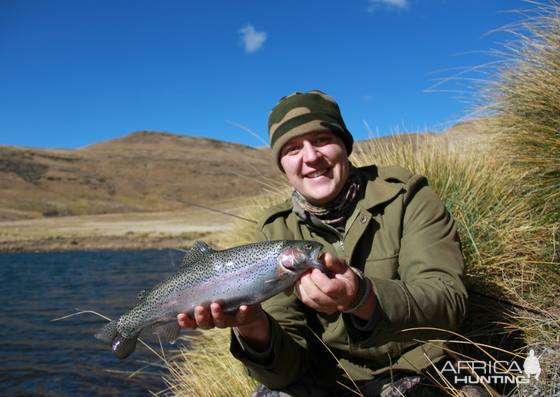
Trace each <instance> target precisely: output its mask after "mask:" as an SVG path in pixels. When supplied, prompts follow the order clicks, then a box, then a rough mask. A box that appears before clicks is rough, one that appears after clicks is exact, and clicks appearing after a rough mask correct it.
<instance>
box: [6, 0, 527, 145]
mask: <svg viewBox="0 0 560 397" xmlns="http://www.w3.org/2000/svg"><path fill="white" fill-rule="evenodd" d="M528 6H529V5H528V4H527V3H526V2H524V1H522V0H282V1H276V0H266V1H263V0H234V1H232V0H227V1H226V0H212V1H171V0H170V1H155V0H151V1H147V0H110V1H108V0H80V1H76V0H26V1H20V0H2V1H0V144H4V145H18V146H31V147H45V148H68V149H74V148H79V147H83V146H86V145H89V144H91V143H95V142H99V141H104V140H109V139H113V138H117V137H120V136H124V135H126V134H128V133H130V132H134V131H138V130H154V131H165V132H171V133H175V134H185V135H192V136H204V137H212V138H216V139H221V140H225V141H230V142H237V143H243V144H246V145H249V146H262V145H263V143H262V142H261V141H260V140H259V139H257V138H256V137H254V136H253V135H252V134H250V133H248V132H247V131H245V130H244V129H242V128H240V127H238V126H237V125H236V124H238V125H242V126H243V127H245V128H247V129H249V130H251V131H253V132H254V133H255V134H257V135H259V136H260V137H262V138H263V139H267V119H268V113H269V112H270V110H271V109H272V107H273V106H274V105H275V104H276V103H277V102H278V100H279V99H280V98H281V97H283V96H285V95H288V94H290V93H292V92H294V91H300V92H305V91H309V90H314V89H319V90H321V91H324V92H326V93H327V94H329V95H331V96H332V97H333V98H334V99H335V100H336V101H337V102H338V103H339V105H340V108H341V110H342V114H343V116H344V119H345V121H346V124H347V126H348V129H349V130H350V131H351V132H352V133H353V135H354V137H355V139H365V138H367V137H368V136H369V132H368V130H367V128H366V125H365V123H364V121H365V122H366V123H367V125H368V126H369V128H370V129H371V130H372V131H373V133H374V135H377V134H378V133H379V135H386V134H390V133H391V132H392V131H395V130H396V129H397V128H398V129H399V130H401V131H402V130H407V131H417V130H424V129H428V130H441V129H442V128H443V127H444V126H446V123H448V122H449V119H453V118H456V117H457V114H459V113H460V112H462V111H463V110H464V109H465V108H466V107H467V106H468V104H466V103H465V102H464V100H463V99H461V98H459V96H460V94H458V93H457V92H453V91H456V90H462V89H464V87H462V86H460V85H457V84H456V83H453V82H448V83H445V84H443V85H441V86H439V87H437V89H436V91H433V92H431V91H430V88H431V87H433V86H434V85H435V84H436V83H438V82H439V81H440V80H441V79H445V78H448V77H451V76H453V75H455V74H457V73H459V72H460V71H462V70H463V69H464V68H469V67H473V66H479V65H482V64H484V63H486V62H489V61H491V60H492V58H491V57H489V56H488V55H487V54H486V53H485V52H487V51H490V50H492V49H500V48H501V45H500V43H502V42H504V41H505V40H507V39H508V37H507V35H504V34H494V35H486V33H488V32H490V31H492V30H494V29H497V28H500V27H502V26H504V25H506V24H508V23H511V22H514V21H516V20H518V19H519V17H518V15H517V14H515V13H508V12H504V11H509V10H514V9H520V8H527V7H528ZM234 123H235V124H234Z"/></svg>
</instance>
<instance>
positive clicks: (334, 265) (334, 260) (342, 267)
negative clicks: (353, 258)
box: [319, 252, 348, 274]
mask: <svg viewBox="0 0 560 397" xmlns="http://www.w3.org/2000/svg"><path fill="white" fill-rule="evenodd" d="M319 260H320V261H321V262H323V263H324V264H325V267H326V268H327V270H329V271H330V272H332V273H339V274H341V273H344V272H345V271H346V270H347V269H348V265H347V264H346V262H345V261H344V259H342V258H339V257H338V256H334V255H332V254H329V253H328V252H326V253H324V254H323V255H321V258H319Z"/></svg>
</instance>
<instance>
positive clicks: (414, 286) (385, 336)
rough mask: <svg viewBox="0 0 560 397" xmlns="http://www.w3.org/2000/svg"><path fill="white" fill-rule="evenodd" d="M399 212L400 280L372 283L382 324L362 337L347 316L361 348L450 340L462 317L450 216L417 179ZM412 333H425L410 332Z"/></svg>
mask: <svg viewBox="0 0 560 397" xmlns="http://www.w3.org/2000/svg"><path fill="white" fill-rule="evenodd" d="M403 207H404V210H403V216H402V226H401V228H402V232H401V233H402V234H401V244H400V250H399V253H398V276H399V277H398V279H393V280H389V279H380V278H375V277H370V280H371V281H372V283H373V285H374V288H375V293H376V296H377V305H378V306H379V308H380V310H381V320H380V321H379V323H378V324H377V326H376V327H375V329H374V330H373V332H372V333H371V334H369V335H364V333H363V332H361V331H358V330H357V329H356V328H355V327H354V325H353V322H352V321H350V318H349V317H348V315H345V317H346V318H345V324H346V326H347V328H348V331H349V333H350V336H351V340H352V342H353V343H354V344H357V345H359V346H360V347H363V348H367V347H372V346H381V345H383V344H386V343H388V342H411V341H413V340H415V339H420V340H428V339H449V337H450V334H449V333H448V332H445V331H444V330H449V331H454V330H456V329H457V328H458V327H459V325H460V323H461V321H462V320H463V318H464V316H465V314H466V307H467V292H466V289H465V285H464V277H465V268H464V261H463V255H462V251H461V245H460V241H459V236H458V233H457V228H456V225H455V222H454V220H453V218H452V216H451V214H450V213H449V212H448V211H447V209H446V208H445V206H444V204H443V203H442V202H441V200H440V198H439V197H438V196H437V194H436V193H435V192H434V191H433V190H432V189H431V188H430V187H429V186H428V185H427V182H426V180H425V178H423V177H420V176H414V177H412V178H411V179H410V180H409V181H408V184H407V187H406V192H405V194H404V195H403ZM415 328H424V329H416V330H411V329H415ZM435 329H437V330H435ZM438 330H442V331H438Z"/></svg>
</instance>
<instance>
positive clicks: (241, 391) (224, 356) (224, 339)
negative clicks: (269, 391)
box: [157, 329, 257, 397]
mask: <svg viewBox="0 0 560 397" xmlns="http://www.w3.org/2000/svg"><path fill="white" fill-rule="evenodd" d="M180 342H182V343H183V344H184V346H183V347H181V348H180V350H179V351H176V352H173V353H174V354H175V357H177V358H176V359H168V360H166V368H167V370H169V375H166V376H165V377H164V380H165V382H166V384H167V386H168V389H167V390H164V391H162V392H160V393H158V394H157V395H160V396H223V397H226V396H227V397H239V396H249V395H251V392H252V391H253V390H254V389H255V387H256V386H257V382H256V381H255V380H253V379H252V378H250V377H248V376H247V375H246V374H245V371H244V370H243V367H242V365H241V363H240V362H239V361H237V360H235V359H234V358H233V357H232V356H231V354H230V353H229V330H222V329H212V330H208V331H204V332H202V333H198V332H197V333H194V334H191V335H187V336H182V337H181V339H180ZM172 356H173V355H172Z"/></svg>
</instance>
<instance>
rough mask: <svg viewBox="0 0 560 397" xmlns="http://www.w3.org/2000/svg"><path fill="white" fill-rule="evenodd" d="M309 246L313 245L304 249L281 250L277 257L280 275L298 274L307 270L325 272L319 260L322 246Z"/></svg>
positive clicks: (318, 244) (315, 244)
mask: <svg viewBox="0 0 560 397" xmlns="http://www.w3.org/2000/svg"><path fill="white" fill-rule="evenodd" d="M310 244H313V245H314V247H313V246H311V247H306V248H305V249H303V248H300V247H292V248H287V249H285V250H283V251H282V253H281V255H280V256H279V257H278V270H279V271H280V273H287V272H293V273H298V272H301V271H302V270H305V269H309V268H316V269H319V270H321V271H326V268H325V265H324V264H323V263H322V262H321V261H320V260H319V255H320V253H321V250H322V249H323V245H322V244H320V243H316V242H313V243H310Z"/></svg>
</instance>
